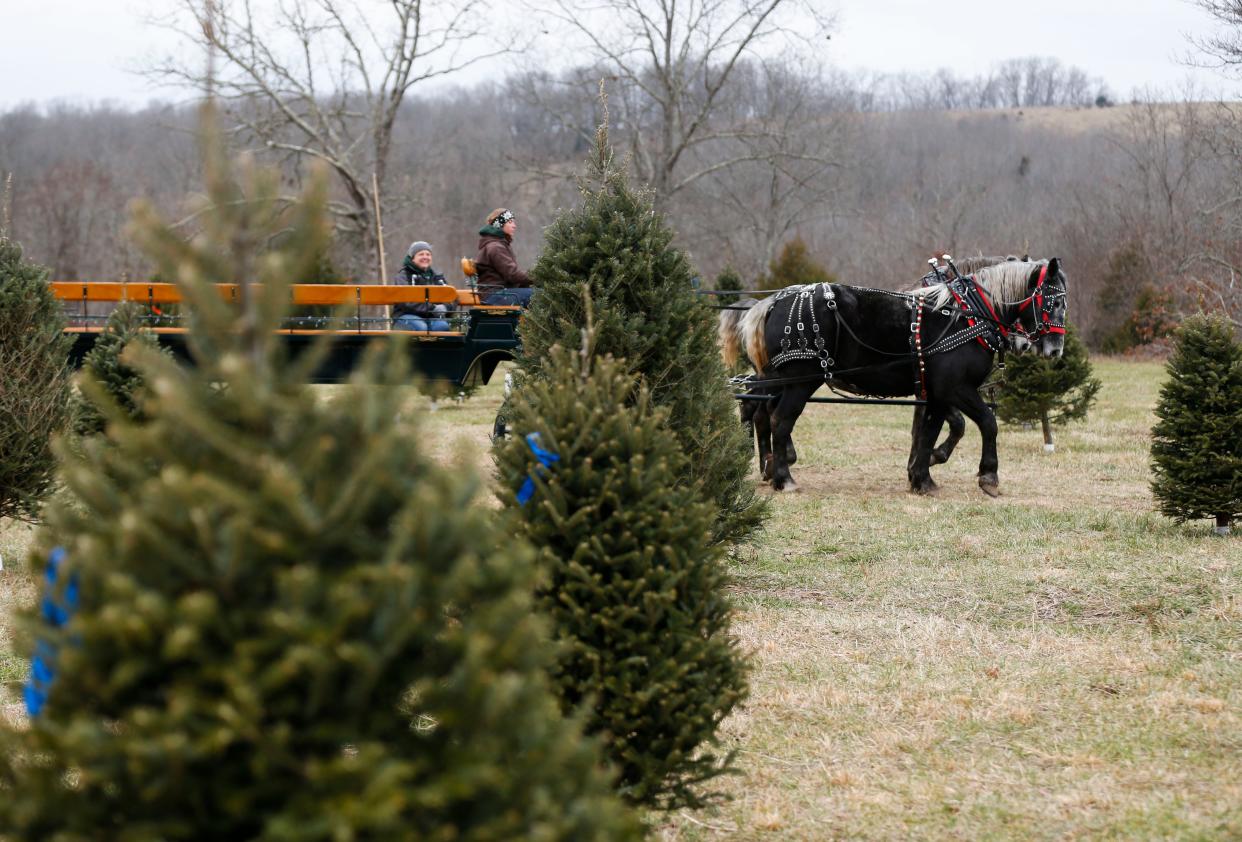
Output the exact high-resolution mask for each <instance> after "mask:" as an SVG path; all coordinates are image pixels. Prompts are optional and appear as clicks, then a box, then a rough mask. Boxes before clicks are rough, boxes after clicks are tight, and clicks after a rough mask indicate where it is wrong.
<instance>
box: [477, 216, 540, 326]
mask: <svg viewBox="0 0 1242 842" xmlns="http://www.w3.org/2000/svg"><path fill="white" fill-rule="evenodd" d="M515 231H517V217H515V216H514V215H513V211H511V210H509V209H508V208H496V210H494V211H492V212H491V213H489V214H488V215H487V224H486V225H484V226H483V227H482V228H480V229H479V255H478V257H476V258H475V259H474V266H475V271H476V272H478V283H479V286H482V287H492V288H493V289H495V288H499V290H498V291H497V292H494V293H493V294H492V295H490V296H488V298H487V300H486V302H485V303H487V304H521V305H522V306H523V307H525V306H526V305H527V304H529V303H530V296H531V293H532V292H533V290H531V288H530V278H528V277H527V276H526V273H525V272H523V271H522V270H521V269H520V268H518V265H517V260H516V259H515V258H514V257H513V245H512V243H513V234H514V232H515Z"/></svg>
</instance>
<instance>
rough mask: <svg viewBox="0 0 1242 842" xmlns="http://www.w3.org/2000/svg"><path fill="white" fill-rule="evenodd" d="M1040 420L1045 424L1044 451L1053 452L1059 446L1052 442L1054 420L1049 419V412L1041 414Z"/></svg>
mask: <svg viewBox="0 0 1242 842" xmlns="http://www.w3.org/2000/svg"><path fill="white" fill-rule="evenodd" d="M1039 422H1040V423H1041V424H1043V425H1044V452H1046V453H1052V452H1053V451H1054V450H1056V449H1057V446H1056V445H1055V444H1053V442H1052V422H1051V421H1049V420H1048V413H1047V412H1041V413H1040V414H1039Z"/></svg>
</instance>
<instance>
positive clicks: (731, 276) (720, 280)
mask: <svg viewBox="0 0 1242 842" xmlns="http://www.w3.org/2000/svg"><path fill="white" fill-rule="evenodd" d="M715 288H716V290H718V291H723V290H732V289H736V290H743V289H746V287H745V285H744V284H743V283H742V276H741V275H739V274H738V273H737V270H736V269H734V268H733V267H732V266H726V267H725V268H724V271H723V272H721V273H720V274H719V275H717V276H716V285H715ZM740 297H741V296H738V295H717V296H715V299H716V303H717V304H719V305H721V306H722V307H727V306H729V305H730V304H736V303H737V302H738V299H739V298H740Z"/></svg>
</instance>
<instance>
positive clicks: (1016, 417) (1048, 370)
mask: <svg viewBox="0 0 1242 842" xmlns="http://www.w3.org/2000/svg"><path fill="white" fill-rule="evenodd" d="M1101 385H1102V384H1101V383H1100V380H1099V378H1097V377H1093V376H1092V372H1091V360H1090V359H1089V358H1088V356H1087V346H1086V345H1084V344H1083V341H1082V338H1081V337H1080V336H1079V335H1078V331H1077V330H1076V329H1074V327H1073V326H1070V327H1069V328H1068V329H1067V330H1066V334H1065V349H1064V351H1063V352H1062V354H1061V356H1060V357H1057V358H1055V359H1054V358H1052V357H1041V356H1040V355H1038V354H1035V353H1030V354H1020V355H1018V354H1015V355H1011V356H1009V357H1008V358H1006V361H1005V376H1004V380H1003V381H1002V384H1001V390H1000V396H999V399H998V400H997V405H996V414H997V416H999V417H1000V419H1001V420H1002V421H1008V422H1010V423H1023V422H1035V421H1038V422H1040V424H1041V425H1042V426H1043V430H1044V450H1047V451H1049V452H1052V450H1053V449H1054V448H1055V446H1056V445H1055V444H1054V443H1053V440H1052V425H1053V424H1068V423H1069V422H1070V421H1081V420H1082V419H1084V418H1086V417H1087V410H1089V409H1090V408H1091V405H1092V404H1093V403H1094V402H1095V396H1096V395H1097V394H1098V393H1099V391H1100V386H1101Z"/></svg>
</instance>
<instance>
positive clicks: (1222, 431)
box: [1151, 316, 1242, 535]
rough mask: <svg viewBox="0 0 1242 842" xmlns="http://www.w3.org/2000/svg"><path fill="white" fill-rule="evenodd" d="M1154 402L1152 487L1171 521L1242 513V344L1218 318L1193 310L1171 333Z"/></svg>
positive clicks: (1220, 524) (1225, 521)
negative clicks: (1174, 337)
mask: <svg viewBox="0 0 1242 842" xmlns="http://www.w3.org/2000/svg"><path fill="white" fill-rule="evenodd" d="M1167 371H1168V375H1169V379H1168V380H1167V381H1166V382H1165V384H1164V386H1163V387H1161V389H1160V399H1159V401H1158V402H1157V403H1156V418H1157V419H1158V420H1157V421H1156V426H1155V427H1153V428H1152V431H1151V435H1152V443H1151V468H1152V473H1153V474H1154V475H1155V478H1154V479H1153V480H1152V484H1151V490H1152V493H1153V494H1154V495H1155V497H1156V500H1157V501H1159V503H1160V511H1161V512H1162V513H1164V514H1165V515H1168V516H1169V517H1171V518H1175V519H1176V520H1178V521H1187V520H1198V519H1200V518H1215V519H1216V532H1217V533H1218V534H1221V535H1225V534H1228V533H1229V529H1230V525H1231V524H1232V523H1233V519H1234V518H1236V517H1238V516H1239V515H1242V344H1239V343H1238V342H1237V341H1236V340H1235V339H1234V338H1233V333H1232V331H1231V329H1230V326H1229V324H1228V322H1226V321H1225V320H1224V319H1222V318H1220V317H1209V316H1193V317H1191V318H1189V319H1187V320H1186V322H1185V323H1184V324H1183V325H1182V328H1181V330H1179V331H1178V334H1177V345H1176V347H1175V348H1174V350H1173V355H1172V356H1171V357H1170V358H1169V362H1168V366H1167Z"/></svg>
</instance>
